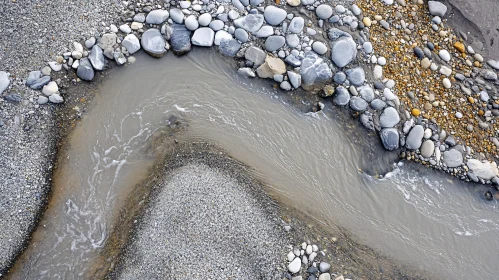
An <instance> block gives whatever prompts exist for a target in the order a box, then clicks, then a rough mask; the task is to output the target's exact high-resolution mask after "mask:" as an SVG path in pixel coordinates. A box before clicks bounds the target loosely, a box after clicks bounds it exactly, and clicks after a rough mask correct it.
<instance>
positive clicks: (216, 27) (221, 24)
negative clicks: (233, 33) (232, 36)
mask: <svg viewBox="0 0 499 280" xmlns="http://www.w3.org/2000/svg"><path fill="white" fill-rule="evenodd" d="M224 25H225V24H224V22H223V21H221V20H218V19H216V20H214V21H212V22H210V24H209V25H208V26H209V27H210V28H211V29H213V31H218V30H222V29H223V28H224Z"/></svg>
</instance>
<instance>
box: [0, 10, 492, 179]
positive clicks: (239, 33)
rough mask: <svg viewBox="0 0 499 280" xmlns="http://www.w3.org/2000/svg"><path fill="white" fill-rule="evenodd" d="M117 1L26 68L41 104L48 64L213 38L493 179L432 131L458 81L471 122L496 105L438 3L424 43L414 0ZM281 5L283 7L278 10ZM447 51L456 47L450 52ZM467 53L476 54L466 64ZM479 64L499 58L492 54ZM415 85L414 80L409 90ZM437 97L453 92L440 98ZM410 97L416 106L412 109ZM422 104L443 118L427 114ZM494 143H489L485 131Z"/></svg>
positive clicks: (443, 160) (97, 61)
mask: <svg viewBox="0 0 499 280" xmlns="http://www.w3.org/2000/svg"><path fill="white" fill-rule="evenodd" d="M125 4H126V5H125V6H126V7H127V9H126V10H125V11H124V22H122V23H121V24H118V25H114V24H112V25H110V26H109V27H106V30H107V32H106V33H104V34H102V35H101V36H99V37H97V38H95V37H92V38H89V39H88V40H86V41H85V42H82V43H83V44H82V43H79V42H74V44H73V50H72V51H68V52H66V53H64V54H62V55H60V56H58V57H56V59H55V61H51V62H49V63H48V66H47V67H44V68H43V69H41V70H40V71H32V72H31V73H30V74H29V77H28V78H27V79H26V85H27V86H29V87H31V88H32V89H41V91H42V95H40V96H39V97H38V103H39V104H45V103H47V102H49V101H50V102H52V103H61V102H63V97H62V96H61V95H60V94H59V89H58V84H57V82H56V81H51V77H50V73H51V71H54V72H58V71H61V70H63V69H65V70H71V69H74V71H75V72H76V76H77V79H79V80H85V81H91V80H93V79H94V77H95V71H102V70H103V69H105V68H106V67H107V65H108V64H109V63H110V62H111V61H114V63H115V64H116V65H123V64H125V63H127V62H133V60H134V58H133V56H131V55H133V54H134V53H135V52H137V51H139V50H140V49H143V50H144V51H145V52H146V53H148V54H149V55H151V56H153V57H156V58H160V57H162V56H163V55H165V54H166V53H167V51H169V50H171V51H172V52H173V53H174V54H176V55H184V54H186V53H188V52H189V51H190V50H191V48H192V46H193V45H195V46H199V47H212V46H217V48H218V50H219V52H221V53H222V54H224V55H226V56H229V57H234V58H235V59H237V60H238V61H239V63H240V67H239V69H238V72H239V73H241V74H242V75H245V76H248V77H256V76H258V77H260V78H265V79H272V80H273V81H275V82H276V83H278V85H279V87H280V88H281V89H283V90H293V89H298V88H302V89H304V90H307V91H312V92H318V93H319V94H321V95H322V96H323V97H325V98H329V97H330V98H331V99H332V102H333V104H335V105H337V106H347V107H349V108H350V109H351V110H353V111H354V113H355V115H357V116H359V118H360V121H361V123H362V124H363V125H364V126H365V127H367V128H368V129H371V130H375V131H378V132H379V135H380V138H381V141H382V143H383V146H384V147H385V148H386V149H387V150H398V149H401V148H402V149H404V150H405V151H407V152H403V155H404V157H406V158H408V159H413V160H418V161H421V162H423V163H425V164H431V165H432V166H434V167H435V168H440V169H443V170H446V171H449V172H451V173H453V174H456V175H458V176H461V178H463V179H466V178H469V179H471V180H473V181H475V182H478V181H481V182H482V183H490V182H491V181H493V182H496V183H499V178H498V177H497V174H498V170H497V165H496V164H495V162H493V161H492V162H490V161H483V162H482V160H483V159H485V156H483V157H481V156H475V157H474V158H478V159H479V160H475V159H471V158H472V157H473V156H472V155H473V150H472V148H473V146H472V145H469V143H460V140H459V139H463V138H460V137H458V136H460V135H459V134H456V133H457V132H459V130H458V127H457V126H454V127H453V126H447V129H441V128H442V127H446V125H448V124H449V123H452V122H451V121H448V120H453V119H454V118H457V119H458V120H464V119H466V118H467V117H468V116H467V115H468V113H469V112H468V111H465V110H464V107H463V106H461V105H459V104H460V103H459V102H457V101H459V100H460V99H459V98H457V101H456V97H455V96H454V95H453V93H454V91H455V90H457V89H460V90H461V91H462V92H465V93H467V94H468V95H469V96H468V98H467V99H464V100H467V101H468V102H469V103H471V104H475V106H481V108H483V109H482V110H481V113H480V112H479V113H478V115H479V117H480V118H479V121H478V123H479V126H480V128H482V129H489V130H491V132H493V129H494V124H495V115H496V114H497V115H499V103H497V102H496V96H495V94H494V95H493V96H492V97H490V94H489V93H488V92H487V91H485V90H483V88H485V89H486V90H489V91H492V90H493V89H494V88H493V85H489V84H487V83H486V82H485V80H487V81H495V80H496V79H497V74H496V73H495V72H493V71H492V70H484V71H483V72H480V71H478V72H476V73H478V74H479V75H482V77H483V78H484V79H480V78H479V75H478V74H477V75H475V76H473V75H474V73H475V72H474V71H475V70H476V67H482V66H484V64H483V57H481V56H480V55H479V54H474V51H473V50H472V49H471V48H470V47H468V48H467V49H466V50H465V48H464V45H463V44H462V43H461V42H455V43H454V44H453V48H452V49H450V48H447V49H445V48H443V47H444V46H446V45H447V46H448V45H450V44H452V41H453V40H455V39H456V38H457V37H455V36H453V35H452V33H451V31H450V30H444V27H443V23H442V19H441V18H442V17H443V16H444V15H445V12H446V8H445V6H444V5H443V4H441V3H439V2H435V1H430V2H429V10H430V14H432V15H434V17H433V18H432V19H431V22H430V21H429V23H428V24H429V25H430V26H431V29H432V30H433V33H435V34H438V37H439V38H440V41H442V42H440V43H438V44H437V43H436V41H435V40H432V41H430V35H429V34H420V32H419V31H418V30H415V29H417V28H419V26H420V25H422V23H421V21H417V19H418V15H420V14H424V15H426V17H427V18H428V19H429V17H428V15H427V14H428V13H427V12H424V13H423V12H422V7H424V4H423V1H422V0H414V3H413V4H406V3H405V0H397V1H396V2H394V1H393V0H383V1H381V4H380V3H379V2H376V3H375V4H372V3H369V2H368V1H366V2H359V3H358V5H356V4H353V5H351V6H350V7H348V8H346V7H345V6H344V5H342V4H336V5H331V4H330V3H321V1H312V0H301V1H300V0H288V1H287V3H283V4H282V5H270V6H264V3H263V0H233V1H231V2H230V3H228V2H227V1H213V0H211V1H210V0H194V1H178V2H174V1H170V2H166V3H165V4H164V5H153V4H150V3H145V4H141V3H125ZM286 4H287V5H288V6H289V7H287V8H286V9H285V7H284V6H286ZM378 11H385V12H384V13H379V14H378ZM408 14H409V15H410V16H409V15H408ZM404 15H405V17H404V18H403V16H404ZM371 18H372V19H371ZM411 21H414V22H411ZM416 35H417V36H416ZM414 37H417V38H418V39H417V40H416V39H413V38H414ZM423 44H424V46H423ZM391 47H393V48H391ZM451 50H456V51H458V53H454V55H451ZM465 51H467V52H468V53H473V54H474V55H473V60H474V61H473V62H472V61H471V60H469V59H468V58H467V56H466V55H465ZM407 52H409V53H410V55H407ZM436 53H438V55H436ZM400 54H402V55H400ZM458 59H466V60H465V66H463V68H459V66H457V65H454V64H452V62H454V61H457V60H458ZM488 64H489V65H490V66H491V67H493V68H499V65H498V64H499V63H497V62H495V61H489V62H488ZM365 65H367V66H368V68H370V67H369V66H372V71H368V73H367V74H366V72H365V70H364V69H365V68H363V67H362V66H365ZM401 65H402V66H404V67H401ZM473 66H474V67H475V68H470V67H473ZM465 67H468V68H465ZM366 69H367V68H366ZM458 69H461V72H463V73H462V74H461V73H460V72H459V73H458V72H457V70H458ZM429 73H435V75H442V77H443V78H440V76H438V80H439V83H438V85H435V83H433V82H434V80H432V79H433V78H429V77H428V75H430V74H429ZM476 73H475V74H476ZM451 75H453V76H451ZM366 76H367V78H366ZM473 77H475V78H474V79H472V78H473ZM418 81H419V82H418ZM456 81H461V84H460V85H459V86H458V85H457V84H458V83H457V82H456ZM416 82H417V83H418V84H416ZM8 83H9V76H8V73H5V72H0V92H1V91H3V90H5V89H7V87H8ZM420 85H424V89H422V88H418V86H420ZM467 85H468V86H469V87H467ZM453 90H454V91H453ZM437 91H438V95H437V94H436V93H437ZM473 94H475V95H476V94H478V95H479V97H478V98H474V97H472V95H473ZM8 96H9V95H8ZM420 97H421V98H420ZM6 98H7V97H6ZM9 98H10V99H12V100H14V99H16V98H17V97H16V96H12V95H10V97H9ZM444 98H447V99H452V100H451V101H449V102H446V101H445V99H444ZM19 99H20V97H19ZM418 100H422V101H421V102H420V103H418V102H419V101H418ZM480 101H481V102H482V103H480ZM453 103H455V104H457V105H456V106H460V107H458V108H460V111H459V112H455V113H453V114H448V112H449V108H455V107H450V106H451V104H453ZM479 103H480V104H479ZM420 104H424V105H423V107H424V108H419V107H418V106H419V105H420ZM430 110H434V111H436V112H438V116H440V117H442V118H444V119H443V120H439V119H438V118H437V117H431V116H429V115H428V114H429V112H430ZM468 130H470V129H468ZM471 130H474V127H471ZM447 131H449V132H447ZM494 139H495V141H494ZM463 140H466V139H463ZM482 140H484V141H486V140H487V139H482ZM492 141H493V142H494V143H496V142H497V144H498V145H499V141H498V140H497V139H496V138H495V137H492ZM494 147H495V146H494ZM466 176H467V177H466Z"/></svg>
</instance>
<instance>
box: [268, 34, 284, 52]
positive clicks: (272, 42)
mask: <svg viewBox="0 0 499 280" xmlns="http://www.w3.org/2000/svg"><path fill="white" fill-rule="evenodd" d="M285 42H286V39H285V38H284V37H283V36H277V35H274V36H270V37H268V38H267V40H265V49H266V50H267V51H269V52H273V51H276V50H278V49H280V48H281V47H282V46H284V44H285Z"/></svg>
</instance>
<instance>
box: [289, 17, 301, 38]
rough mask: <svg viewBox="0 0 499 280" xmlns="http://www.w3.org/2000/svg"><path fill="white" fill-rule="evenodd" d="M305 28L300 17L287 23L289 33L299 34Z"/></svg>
mask: <svg viewBox="0 0 499 280" xmlns="http://www.w3.org/2000/svg"><path fill="white" fill-rule="evenodd" d="M304 26H305V20H304V19H303V18H302V17H294V18H293V19H292V20H291V22H290V23H289V26H288V30H289V32H291V33H296V34H297V33H301V32H302V31H303V27H304Z"/></svg>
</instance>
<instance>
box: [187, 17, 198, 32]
mask: <svg viewBox="0 0 499 280" xmlns="http://www.w3.org/2000/svg"><path fill="white" fill-rule="evenodd" d="M185 27H186V28H187V29H189V30H191V31H194V30H196V29H198V27H199V23H198V20H197V18H196V16H195V15H190V16H188V17H187V18H186V19H185Z"/></svg>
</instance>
